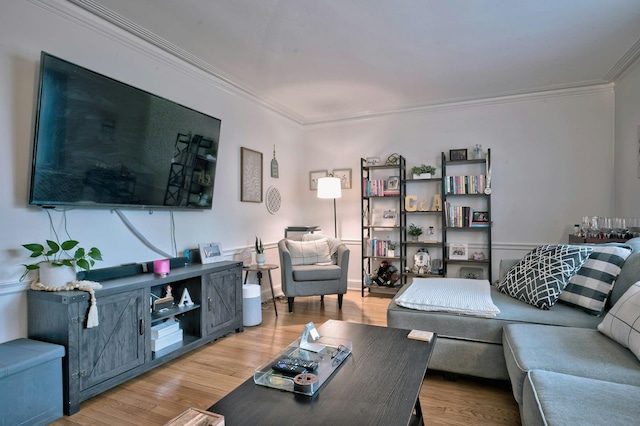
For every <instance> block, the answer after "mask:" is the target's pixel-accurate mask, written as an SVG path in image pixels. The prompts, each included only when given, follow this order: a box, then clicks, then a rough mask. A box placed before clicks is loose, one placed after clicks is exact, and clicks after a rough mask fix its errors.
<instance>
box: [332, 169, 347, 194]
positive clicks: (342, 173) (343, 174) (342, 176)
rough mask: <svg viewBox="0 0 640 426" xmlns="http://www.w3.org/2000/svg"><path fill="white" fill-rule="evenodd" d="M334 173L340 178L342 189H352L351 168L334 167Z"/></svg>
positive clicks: (334, 175)
mask: <svg viewBox="0 0 640 426" xmlns="http://www.w3.org/2000/svg"><path fill="white" fill-rule="evenodd" d="M332 174H333V177H337V178H339V179H340V187H341V188H342V189H351V169H333V172H332Z"/></svg>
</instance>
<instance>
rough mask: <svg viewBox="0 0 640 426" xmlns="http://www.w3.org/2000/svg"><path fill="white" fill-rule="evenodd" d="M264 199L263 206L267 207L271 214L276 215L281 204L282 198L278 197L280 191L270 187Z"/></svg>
mask: <svg viewBox="0 0 640 426" xmlns="http://www.w3.org/2000/svg"><path fill="white" fill-rule="evenodd" d="M266 198H267V200H266V201H267V202H266V203H265V205H266V206H267V211H268V212H269V213H271V214H276V212H277V211H278V210H280V204H281V203H282V198H281V197H280V191H278V188H276V187H274V186H270V187H269V188H268V189H267V193H266Z"/></svg>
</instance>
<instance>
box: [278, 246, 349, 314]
mask: <svg viewBox="0 0 640 426" xmlns="http://www.w3.org/2000/svg"><path fill="white" fill-rule="evenodd" d="M278 252H279V254H280V274H281V277H282V281H281V282H282V291H283V292H284V295H285V296H286V297H287V302H288V304H289V312H293V300H294V298H295V297H297V296H320V300H324V295H325V294H337V295H338V308H339V309H342V298H343V295H344V294H345V293H346V292H347V272H348V268H349V249H348V248H347V246H345V245H344V243H342V241H340V240H338V239H336V238H332V237H327V236H325V235H321V234H304V235H301V236H296V237H291V238H285V239H283V240H280V241H279V242H278Z"/></svg>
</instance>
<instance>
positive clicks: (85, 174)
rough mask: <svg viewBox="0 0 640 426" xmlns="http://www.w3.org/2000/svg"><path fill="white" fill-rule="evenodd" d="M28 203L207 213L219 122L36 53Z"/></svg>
mask: <svg viewBox="0 0 640 426" xmlns="http://www.w3.org/2000/svg"><path fill="white" fill-rule="evenodd" d="M34 134H35V142H34V149H33V162H32V170H31V185H30V190H29V203H30V204H32V205H37V206H43V207H55V206H74V207H107V208H112V207H128V208H148V209H156V208H158V209H159V208H165V209H167V208H180V209H210V208H211V206H212V200H213V188H214V184H215V175H216V163H217V155H218V144H219V137H220V120H218V119H217V118H214V117H211V116H209V115H206V114H203V113H201V112H198V111H195V110H193V109H190V108H187V107H185V106H183V105H179V104H177V103H175V102H171V101H169V100H167V99H163V98H161V97H159V96H156V95H153V94H151V93H148V92H145V91H144V90H140V89H137V88H135V87H132V86H130V85H127V84H124V83H122V82H119V81H116V80H114V79H112V78H109V77H106V76H104V75H101V74H98V73H96V72H93V71H90V70H88V69H86V68H82V67H80V66H78V65H74V64H72V63H70V62H67V61H65V60H62V59H60V58H57V57H55V56H52V55H50V54H48V53H46V52H42V55H41V58H40V86H39V92H38V101H37V111H36V119H35V132H34Z"/></svg>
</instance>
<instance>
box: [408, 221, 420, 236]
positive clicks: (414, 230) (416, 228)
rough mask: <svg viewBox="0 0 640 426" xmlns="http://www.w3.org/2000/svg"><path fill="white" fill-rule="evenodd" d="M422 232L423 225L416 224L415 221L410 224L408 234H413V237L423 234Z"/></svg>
mask: <svg viewBox="0 0 640 426" xmlns="http://www.w3.org/2000/svg"><path fill="white" fill-rule="evenodd" d="M422 232H423V231H422V227H421V226H418V225H414V224H413V223H412V224H411V225H409V231H408V234H409V235H411V236H412V237H419V236H420V235H422Z"/></svg>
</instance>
